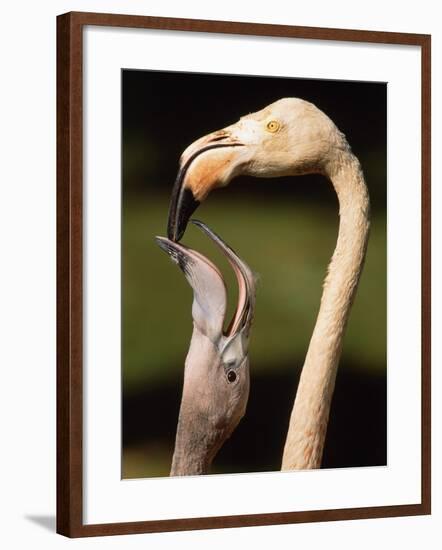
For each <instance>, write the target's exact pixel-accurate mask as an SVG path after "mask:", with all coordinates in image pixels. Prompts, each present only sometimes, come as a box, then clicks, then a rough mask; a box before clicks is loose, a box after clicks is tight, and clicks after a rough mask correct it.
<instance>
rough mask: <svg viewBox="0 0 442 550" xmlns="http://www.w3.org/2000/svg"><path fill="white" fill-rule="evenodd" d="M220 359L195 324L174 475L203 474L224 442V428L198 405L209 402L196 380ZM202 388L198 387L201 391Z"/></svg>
mask: <svg viewBox="0 0 442 550" xmlns="http://www.w3.org/2000/svg"><path fill="white" fill-rule="evenodd" d="M217 359H218V355H217V353H216V348H215V347H214V345H213V343H212V342H211V341H210V340H209V338H207V337H206V336H205V335H204V334H202V332H200V331H199V330H198V328H197V326H196V325H195V323H194V327H193V333H192V339H191V342H190V347H189V352H188V354H187V357H186V362H185V367H184V382H183V394H182V398H181V405H180V412H179V417H178V425H177V430H176V437H175V449H174V453H173V458H172V467H171V471H170V475H171V476H184V475H200V474H206V473H208V471H209V470H210V466H211V464H212V460H213V458H214V456H215V455H216V453H217V451H218V449H219V448H220V447H221V445H222V434H221V430H219V429H217V428H216V427H214V426H213V425H212V424H211V423H210V421H209V415H208V414H204V408H203V410H200V408H199V407H198V406H197V405H198V404H199V403H202V402H206V401H207V398H206V396H205V395H204V388H199V383H197V384H196V386H195V384H194V380H195V379H204V376H206V374H207V371H208V370H210V366H211V365H212V364H213V363H214V362H215V361H216V360H217ZM198 388H199V390H198Z"/></svg>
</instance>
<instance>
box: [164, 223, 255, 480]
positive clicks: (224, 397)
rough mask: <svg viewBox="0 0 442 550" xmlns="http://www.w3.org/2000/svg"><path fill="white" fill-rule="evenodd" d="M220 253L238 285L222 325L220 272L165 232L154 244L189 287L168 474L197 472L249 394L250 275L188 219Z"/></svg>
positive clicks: (224, 298)
mask: <svg viewBox="0 0 442 550" xmlns="http://www.w3.org/2000/svg"><path fill="white" fill-rule="evenodd" d="M194 223H195V224H196V225H197V226H198V227H199V228H200V229H201V230H202V231H203V232H204V233H205V234H206V235H208V236H209V237H210V238H211V239H212V241H213V242H214V243H215V244H216V245H217V246H218V247H219V248H220V249H221V251H222V252H223V253H224V254H225V256H226V257H227V259H228V261H229V262H230V264H231V266H232V267H233V269H234V271H235V274H236V278H237V281H238V286H239V296H238V303H237V307H236V311H235V314H234V315H233V318H232V320H231V322H230V324H229V326H228V328H227V329H226V330H223V325H224V320H225V315H226V308H227V295H226V287H225V283H224V280H223V278H222V275H221V273H220V271H219V270H218V268H217V267H216V266H215V265H214V264H213V263H212V262H211V261H210V260H209V259H208V258H206V257H205V256H203V255H202V254H201V253H199V252H197V251H196V250H192V249H191V248H188V247H186V246H184V245H182V244H178V243H175V242H174V241H171V240H169V239H166V238H165V237H157V238H156V239H157V243H158V245H159V246H160V247H161V248H162V249H163V250H165V251H166V252H167V254H168V255H169V256H170V258H171V259H172V261H174V262H175V263H177V264H178V265H179V267H180V268H181V270H182V271H183V273H184V275H185V277H186V279H187V281H188V282H189V284H190V286H191V287H192V289H193V305H192V317H193V334H192V339H191V342H190V348H189V352H188V354H187V357H186V362H185V369H184V384H183V394H182V400H181V406H180V413H179V417H178V427H177V433H176V439H175V449H174V453H173V458H172V468H171V471H170V475H171V476H184V475H200V474H206V473H208V472H209V470H210V466H211V463H212V461H213V459H214V457H215V455H216V453H217V452H218V451H219V449H220V448H221V447H222V445H223V444H224V442H225V441H226V439H227V438H228V437H230V435H231V434H232V432H233V431H234V429H235V428H236V426H237V425H238V423H239V421H240V420H241V418H242V417H243V415H244V413H245V410H246V406H247V400H248V396H249V384H250V382H249V358H248V342H249V336H250V327H251V323H252V320H253V313H254V307H255V278H254V275H253V273H252V271H251V270H250V268H249V267H248V266H247V264H246V263H245V262H243V261H242V260H241V259H240V258H239V257H238V256H237V255H236V254H235V252H234V251H233V250H232V249H231V248H230V247H229V246H228V245H227V244H226V243H225V242H224V241H223V240H222V239H221V237H219V236H218V235H217V234H216V233H214V232H213V231H212V230H211V229H209V228H208V227H207V226H206V225H205V224H203V223H202V222H197V221H195V222H194Z"/></svg>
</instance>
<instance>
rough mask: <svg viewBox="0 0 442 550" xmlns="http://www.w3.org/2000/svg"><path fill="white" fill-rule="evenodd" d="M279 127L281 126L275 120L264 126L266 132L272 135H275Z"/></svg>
mask: <svg viewBox="0 0 442 550" xmlns="http://www.w3.org/2000/svg"><path fill="white" fill-rule="evenodd" d="M280 127H281V125H280V124H279V122H278V121H277V120H270V121H269V122H267V125H266V128H267V130H268V131H269V132H271V133H272V134H275V133H276V132H277V131H278V130H279V128H280Z"/></svg>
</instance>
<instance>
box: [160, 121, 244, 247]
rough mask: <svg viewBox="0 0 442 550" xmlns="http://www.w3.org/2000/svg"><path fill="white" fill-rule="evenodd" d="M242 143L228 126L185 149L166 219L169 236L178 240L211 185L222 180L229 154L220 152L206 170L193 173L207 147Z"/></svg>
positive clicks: (215, 147) (238, 145)
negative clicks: (221, 154)
mask: <svg viewBox="0 0 442 550" xmlns="http://www.w3.org/2000/svg"><path fill="white" fill-rule="evenodd" d="M241 146H242V143H240V142H239V141H238V140H236V139H235V138H234V137H233V136H232V134H231V133H230V132H229V131H228V129H225V130H219V131H217V132H213V133H211V134H209V135H207V136H204V137H202V138H200V139H198V140H197V141H195V142H194V143H192V145H190V146H189V147H188V148H187V149H186V150H185V151H184V153H183V155H182V157H181V161H180V168H179V171H178V175H177V178H176V180H175V184H174V186H173V190H172V197H171V200H170V206H169V218H168V222H167V236H168V238H169V239H170V240H171V241H175V242H177V241H179V240H180V239H181V237H182V236H183V234H184V231H185V230H186V227H187V224H188V221H189V219H190V216H191V215H192V214H193V213H194V212H195V210H196V209H197V208H198V206H199V204H200V203H201V200H203V199H204V198H205V196H206V195H207V194H208V192H209V191H210V189H212V188H213V187H216V186H217V185H219V184H220V183H221V182H222V178H223V172H224V171H225V168H226V166H227V165H228V164H229V155H227V156H226V155H223V156H222V157H221V158H220V156H219V155H217V156H216V158H214V159H213V162H212V163H211V164H209V166H205V167H204V170H199V171H198V170H197V171H196V172H197V173H196V174H193V177H192V174H191V172H192V171H194V167H195V165H196V164H197V163H198V160H200V156H201V155H203V154H204V153H207V152H208V151H212V150H214V149H223V148H229V149H232V148H235V147H241Z"/></svg>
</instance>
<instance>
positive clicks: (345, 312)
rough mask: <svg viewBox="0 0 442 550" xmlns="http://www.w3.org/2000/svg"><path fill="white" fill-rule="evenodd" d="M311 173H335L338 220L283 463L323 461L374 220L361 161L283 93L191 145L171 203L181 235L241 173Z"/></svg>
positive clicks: (173, 228)
mask: <svg viewBox="0 0 442 550" xmlns="http://www.w3.org/2000/svg"><path fill="white" fill-rule="evenodd" d="M310 173H319V174H322V175H324V176H326V177H327V178H328V179H329V180H330V181H331V183H332V185H333V187H334V189H335V191H336V194H337V197H338V201H339V215H340V224H339V234H338V239H337V243H336V248H335V251H334V253H333V256H332V258H331V261H330V264H329V266H328V272H327V275H326V278H325V281H324V288H323V293H322V298H321V304H320V308H319V313H318V317H317V320H316V324H315V328H314V330H313V334H312V337H311V340H310V344H309V348H308V352H307V356H306V358H305V363H304V366H303V369H302V373H301V378H300V381H299V385H298V390H297V395H296V398H295V402H294V406H293V410H292V413H291V418H290V423H289V429H288V433H287V439H286V443H285V447H284V454H283V459H282V470H292V469H309V468H319V467H320V466H321V461H322V454H323V448H324V441H325V436H326V431H327V424H328V418H329V413H330V405H331V400H332V396H333V391H334V386H335V379H336V372H337V368H338V364H339V359H340V356H341V349H342V341H343V336H344V332H345V328H346V324H347V320H348V317H349V312H350V308H351V305H352V302H353V299H354V296H355V293H356V289H357V285H358V282H359V278H360V275H361V271H362V267H363V263H364V258H365V253H366V248H367V241H368V234H369V226H370V220H369V218H370V201H369V196H368V191H367V187H366V184H365V181H364V176H363V173H362V170H361V167H360V164H359V161H358V159H357V158H356V157H355V155H354V154H353V153H352V151H351V148H350V146H349V144H348V142H347V140H346V138H345V136H344V134H342V133H341V132H340V131H339V130H338V128H337V127H336V125H335V124H334V123H333V122H332V120H330V118H329V117H328V116H327V115H325V114H324V113H323V112H322V111H321V110H319V109H318V108H317V107H316V106H315V105H313V104H311V103H309V102H307V101H304V100H302V99H298V98H283V99H280V100H279V101H276V102H275V103H272V104H271V105H268V106H267V107H265V108H264V109H262V110H261V111H258V112H256V113H252V114H249V115H247V116H244V117H242V118H241V119H240V120H239V121H238V122H237V123H235V124H233V125H231V126H228V127H226V128H224V129H222V130H219V131H216V132H213V133H211V134H209V135H207V136H204V137H202V138H201V139H198V140H197V141H195V142H194V143H193V144H192V145H190V146H189V147H188V148H187V149H186V150H185V151H184V153H183V155H182V157H181V161H180V170H179V173H178V176H177V180H176V182H175V186H174V190H173V194H172V200H171V204H170V210H169V222H168V235H169V238H170V239H171V240H173V241H178V240H179V239H180V238H181V237H182V235H183V233H184V231H185V229H186V225H187V222H188V220H189V218H190V216H191V215H192V213H193V212H194V210H195V209H196V208H197V206H198V205H199V203H200V202H201V201H203V200H204V199H205V198H206V197H207V195H208V194H209V192H210V191H211V190H212V189H214V188H216V187H222V186H225V185H227V184H228V183H229V182H230V181H231V180H232V179H233V178H234V177H235V176H238V175H240V174H245V175H250V176H255V177H262V178H272V177H277V176H289V175H293V176H296V175H301V174H310Z"/></svg>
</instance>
